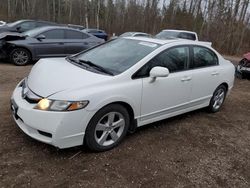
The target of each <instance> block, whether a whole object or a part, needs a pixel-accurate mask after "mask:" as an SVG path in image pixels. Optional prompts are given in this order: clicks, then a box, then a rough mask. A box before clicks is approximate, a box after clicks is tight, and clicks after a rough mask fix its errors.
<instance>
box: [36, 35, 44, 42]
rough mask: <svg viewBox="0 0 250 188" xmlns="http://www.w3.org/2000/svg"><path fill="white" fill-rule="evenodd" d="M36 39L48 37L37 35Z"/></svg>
mask: <svg viewBox="0 0 250 188" xmlns="http://www.w3.org/2000/svg"><path fill="white" fill-rule="evenodd" d="M36 39H37V40H40V41H41V40H43V39H46V37H45V35H38V36H37V37H36Z"/></svg>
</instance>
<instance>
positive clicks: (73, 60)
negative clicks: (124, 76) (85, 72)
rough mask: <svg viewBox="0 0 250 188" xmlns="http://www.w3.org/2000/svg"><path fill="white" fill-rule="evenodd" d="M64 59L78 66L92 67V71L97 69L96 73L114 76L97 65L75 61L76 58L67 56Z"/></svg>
mask: <svg viewBox="0 0 250 188" xmlns="http://www.w3.org/2000/svg"><path fill="white" fill-rule="evenodd" d="M66 59H67V60H70V61H72V62H74V63H77V64H80V65H84V66H85V67H86V65H87V67H92V68H94V69H97V70H98V71H101V72H104V73H106V74H109V75H112V76H113V75H114V74H113V73H112V72H111V71H108V70H107V69H105V68H103V67H101V66H99V65H96V64H94V63H92V62H91V61H85V60H82V59H76V58H74V57H71V56H68V57H67V58H66Z"/></svg>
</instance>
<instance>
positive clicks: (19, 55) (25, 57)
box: [10, 48, 31, 66]
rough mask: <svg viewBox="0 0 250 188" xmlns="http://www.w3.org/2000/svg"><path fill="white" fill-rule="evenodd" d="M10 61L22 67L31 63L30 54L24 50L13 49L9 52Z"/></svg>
mask: <svg viewBox="0 0 250 188" xmlns="http://www.w3.org/2000/svg"><path fill="white" fill-rule="evenodd" d="M10 61H11V62H12V63H13V64H15V65H17V66H24V65H27V64H29V63H30V62H31V54H30V52H29V51H28V50H26V49H24V48H15V49H13V50H12V51H11V52H10Z"/></svg>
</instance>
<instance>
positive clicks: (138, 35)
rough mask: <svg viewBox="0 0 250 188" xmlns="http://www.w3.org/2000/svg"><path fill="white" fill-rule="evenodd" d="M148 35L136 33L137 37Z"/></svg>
mask: <svg viewBox="0 0 250 188" xmlns="http://www.w3.org/2000/svg"><path fill="white" fill-rule="evenodd" d="M147 36H148V35H146V34H136V35H135V37H147Z"/></svg>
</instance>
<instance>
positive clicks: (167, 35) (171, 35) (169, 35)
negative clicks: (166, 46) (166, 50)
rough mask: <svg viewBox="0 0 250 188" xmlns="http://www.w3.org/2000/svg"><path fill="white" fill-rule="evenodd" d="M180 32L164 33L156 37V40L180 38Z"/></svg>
mask: <svg viewBox="0 0 250 188" xmlns="http://www.w3.org/2000/svg"><path fill="white" fill-rule="evenodd" d="M178 35H179V32H175V31H162V32H160V33H158V34H157V35H155V37H156V38H159V39H170V38H178Z"/></svg>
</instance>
